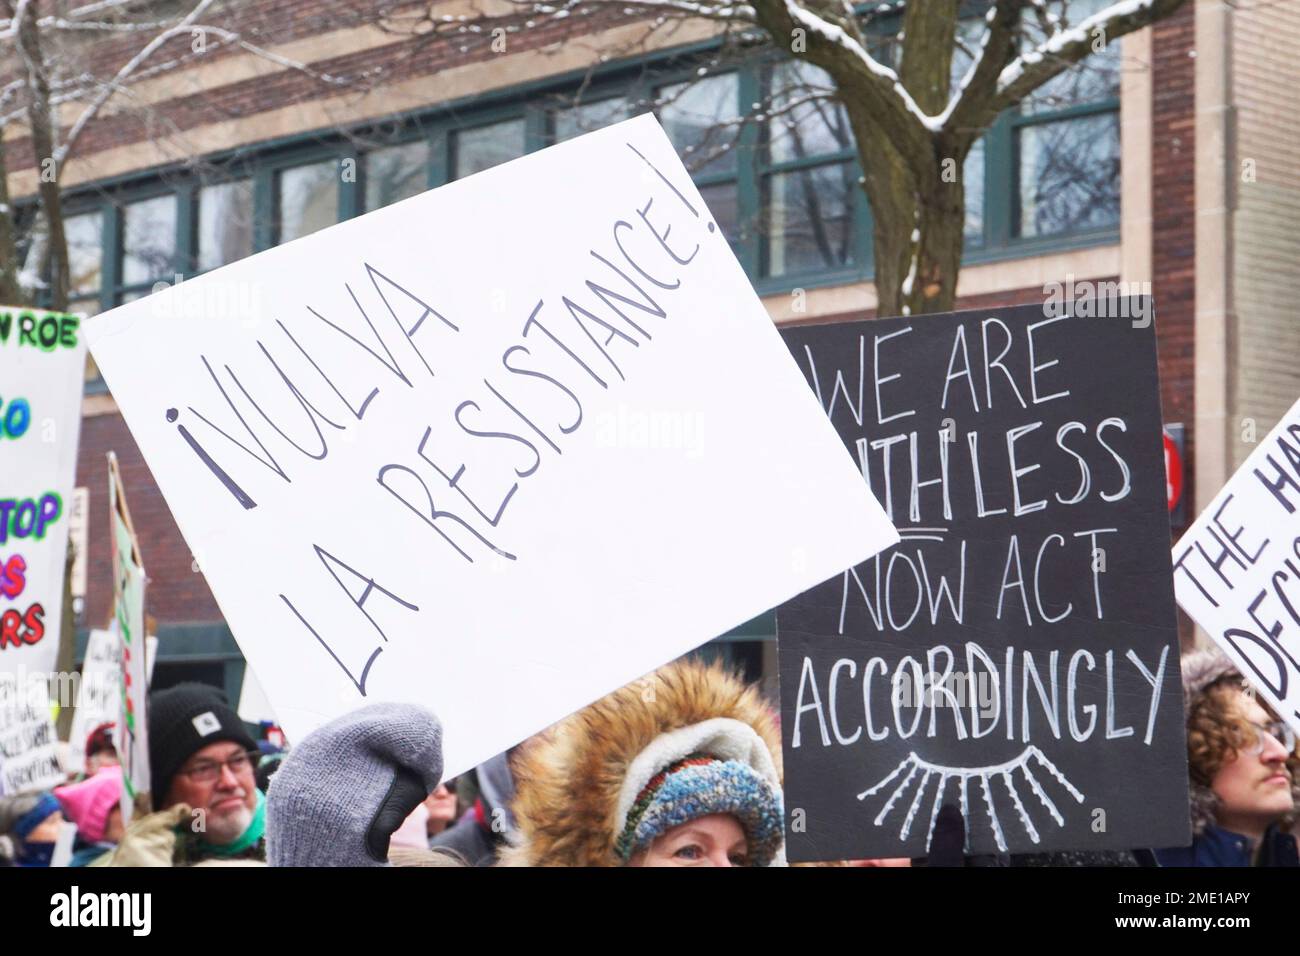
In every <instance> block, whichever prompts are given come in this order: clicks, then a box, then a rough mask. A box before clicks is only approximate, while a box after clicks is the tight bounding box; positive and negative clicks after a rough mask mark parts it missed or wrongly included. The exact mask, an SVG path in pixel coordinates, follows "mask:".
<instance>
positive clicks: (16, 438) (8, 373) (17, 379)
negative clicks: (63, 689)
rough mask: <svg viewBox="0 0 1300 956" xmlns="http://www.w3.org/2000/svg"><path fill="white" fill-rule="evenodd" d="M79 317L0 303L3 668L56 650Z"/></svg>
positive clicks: (45, 659)
mask: <svg viewBox="0 0 1300 956" xmlns="http://www.w3.org/2000/svg"><path fill="white" fill-rule="evenodd" d="M85 353H86V344H85V337H84V335H83V334H82V329H81V319H80V317H79V316H75V315H64V314H62V313H58V312H43V311H41V310H39V309H23V308H14V307H7V306H0V671H3V672H8V673H19V672H25V673H28V674H42V675H48V674H49V672H51V671H52V670H53V669H54V661H55V658H56V657H57V655H58V648H59V637H60V635H59V630H60V625H61V623H62V617H63V615H62V608H63V571H64V564H65V559H66V556H67V548H68V513H69V511H70V510H71V507H72V489H73V480H74V476H75V473H76V468H77V436H78V433H79V431H80V429H81V390H82V381H83V379H84V377H85V368H86V354H85Z"/></svg>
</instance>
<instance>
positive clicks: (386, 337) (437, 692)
mask: <svg viewBox="0 0 1300 956" xmlns="http://www.w3.org/2000/svg"><path fill="white" fill-rule="evenodd" d="M89 329H90V337H91V349H92V351H93V353H94V356H95V360H96V361H97V362H98V363H99V367H100V369H101V370H102V372H103V374H104V378H105V379H106V380H107V382H108V384H109V386H110V387H111V389H112V391H113V395H114V397H115V398H116V399H117V402H118V404H119V406H120V407H121V409H122V412H123V414H124V415H125V417H126V420H127V423H128V425H129V426H130V428H131V432H132V434H133V435H134V437H135V439H136V441H137V443H138V444H139V446H140V448H141V450H142V451H143V453H144V456H145V458H146V460H147V461H148V462H149V465H150V468H151V469H152V470H153V473H154V476H155V477H156V478H157V480H158V484H159V487H160V488H161V489H162V492H163V495H164V496H165V497H166V499H167V502H168V504H169V506H170V507H171V511H172V513H173V514H174V515H175V516H176V520H177V522H178V524H179V525H180V528H181V531H182V532H183V533H184V535H185V539H186V541H187V543H188V544H189V546H190V548H191V550H192V551H193V552H194V555H195V558H196V559H197V561H198V563H199V565H200V567H201V568H202V571H203V573H204V575H205V576H206V578H207V581H208V583H209V584H210V585H211V587H212V591H213V594H214V595H215V596H216V598H217V601H218V602H219V603H220V605H221V609H222V612H223V614H224V615H225V617H226V619H227V621H228V622H229V623H230V626H231V630H232V631H233V633H234V635H235V637H236V639H237V640H238V641H239V643H240V646H241V648H242V649H243V651H244V654H245V656H246V657H247V659H248V662H249V664H250V665H251V667H252V669H253V670H254V671H255V672H256V673H257V676H258V679H259V680H260V682H261V683H262V685H263V687H264V688H265V689H266V693H267V696H268V697H269V699H270V702H271V704H272V705H273V707H274V708H275V713H276V715H277V716H278V717H279V718H280V720H281V723H282V725H283V727H284V729H285V731H286V732H287V734H288V735H289V737H290V739H292V740H301V739H303V737H304V736H306V734H307V733H309V732H310V731H311V730H312V729H313V728H314V727H316V726H318V725H319V724H321V723H322V722H324V721H326V720H328V719H330V718H331V717H333V716H336V715H338V714H340V713H342V712H345V711H348V710H351V709H353V708H355V707H357V706H359V705H361V704H363V703H365V702H368V701H374V700H408V701H414V702H419V703H422V704H425V705H426V706H428V707H430V708H431V709H433V710H434V711H435V712H436V713H437V714H438V715H439V717H440V718H441V719H442V721H443V724H444V727H445V733H444V748H445V753H444V759H445V774H446V776H454V775H456V774H458V773H461V772H462V771H465V770H467V769H469V768H470V767H472V766H474V765H476V764H478V763H480V762H482V761H483V760H485V759H487V758H488V757H490V756H492V755H494V754H497V753H500V752H501V751H503V750H505V749H507V748H509V747H510V746H512V745H514V744H516V743H518V742H519V741H520V740H522V739H523V738H525V737H527V736H529V735H530V734H532V733H535V732H536V731H538V730H540V729H542V728H543V727H546V726H548V725H549V724H551V723H554V722H555V721H556V720H559V719H560V718H562V717H564V716H565V715H566V714H568V713H570V712H572V711H573V710H575V709H577V708H580V707H582V706H584V705H585V704H587V703H588V702H590V701H592V700H594V699H596V698H598V697H600V696H601V695H603V694H606V693H608V692H609V691H611V690H613V689H615V688H616V687H619V686H620V685H622V684H625V683H627V682H628V681H630V680H633V679H636V678H637V677H639V676H641V675H643V674H645V673H646V672H648V671H650V670H652V669H654V668H655V667H657V666H659V665H661V664H663V663H664V662H665V661H668V660H670V659H672V658H674V657H676V656H678V655H680V654H683V653H685V652H686V651H688V650H690V649H692V648H694V647H697V646H699V645H700V644H702V643H703V642H705V641H707V640H709V639H711V638H713V637H716V636H717V635H719V634H722V633H724V632H726V631H727V630H728V629H729V628H731V627H733V626H735V625H736V624H738V623H740V622H742V621H746V620H749V619H750V618H752V617H754V616H756V615H757V614H759V613H761V612H763V611H765V610H767V609H769V608H771V607H773V606H775V605H776V604H779V603H780V602H781V601H784V600H786V599H787V598H789V597H791V596H793V595H794V594H797V593H799V592H800V591H802V590H805V589H806V588H808V587H810V586H812V585H813V584H815V583H817V582H818V581H821V580H825V578H826V577H827V576H829V575H831V574H834V573H837V572H838V571H840V570H842V569H843V568H845V567H848V566H850V565H853V564H855V563H856V562H858V561H861V560H863V559H864V558H866V557H867V556H869V555H871V554H873V553H875V552H876V551H877V550H879V549H880V548H882V547H885V546H887V545H888V544H890V543H892V542H893V541H894V540H895V535H894V532H893V529H892V527H891V526H890V525H889V523H888V521H887V520H886V519H885V517H884V515H883V513H882V512H881V510H880V507H879V506H878V505H877V504H876V503H875V501H874V500H873V499H872V498H871V496H870V494H869V493H868V492H867V489H866V488H865V487H863V485H862V482H861V480H860V479H859V478H858V476H857V473H856V471H855V469H854V467H853V462H852V460H851V459H850V458H849V457H848V456H846V455H845V453H844V449H843V447H842V446H841V445H840V443H839V441H838V440H837V439H836V436H835V434H834V431H833V430H832V429H831V428H829V427H828V425H827V423H826V419H825V415H823V414H822V412H821V410H820V409H819V408H818V407H817V403H816V401H815V399H814V398H813V396H812V395H811V394H809V392H808V389H807V386H806V385H805V383H804V381H803V378H802V376H801V375H800V374H799V371H798V369H797V367H796V366H795V364H794V363H792V362H791V360H790V356H789V353H788V352H787V351H786V349H785V348H784V346H783V345H782V343H781V341H780V337H779V335H778V334H777V332H776V330H775V328H774V327H773V325H772V322H771V319H770V318H769V317H768V315H767V313H766V311H765V310H764V309H763V306H762V304H761V303H760V302H759V300H758V299H757V297H756V296H755V295H754V292H753V290H752V288H751V286H750V284H749V281H748V279H747V278H746V276H745V274H744V272H743V270H742V269H741V267H740V264H739V263H738V262H737V261H736V258H735V256H734V254H733V253H732V251H731V249H730V247H729V246H728V244H727V242H726V239H725V238H724V237H723V235H722V232H721V230H720V229H718V228H717V224H716V223H715V222H714V220H713V219H712V217H711V215H710V213H709V211H708V208H707V207H706V206H705V205H704V202H703V201H702V200H701V198H700V195H699V193H698V191H697V190H696V189H695V187H694V186H693V184H692V183H691V180H690V177H689V176H688V175H687V173H686V171H685V170H684V168H683V167H682V165H681V163H680V162H679V160H678V158H677V156H676V153H675V152H674V151H673V148H672V145H671V144H670V143H669V141H668V139H667V137H666V136H665V135H664V133H663V131H662V129H660V128H659V126H658V124H657V122H656V121H655V120H654V118H653V117H651V116H643V117H639V118H637V119H634V120H629V121H627V122H625V123H621V124H619V125H616V126H612V127H609V128H607V129H604V130H601V131H599V132H596V133H592V134H590V135H588V136H585V137H582V138H580V139H575V140H571V141H569V142H566V143H562V144H559V145H557V146H554V147H551V148H550V149H547V150H544V151H542V152H539V153H536V154H533V155H530V156H527V157H525V158H523V159H520V160H517V161H515V162H512V163H508V164H505V165H503V166H499V167H496V168H495V169H492V170H489V171H487V172H484V173H481V174H479V175H476V176H473V177H471V178H469V179H466V180H462V181H459V182H456V183H452V184H450V185H448V186H445V187H443V188H441V189H438V190H435V191H432V192H427V193H425V194H423V195H421V196H417V197H414V198H412V199H408V200H406V201H404V202H401V203H397V204H395V205H392V206H389V207H387V208H384V209H381V210H377V211H375V212H372V213H370V214H368V215H366V216H364V217H362V218H360V219H357V220H353V221H351V222H346V223H342V224H340V225H338V226H335V227H333V228H331V229H327V230H324V231H322V232H319V233H315V234H313V235H311V236H307V237H304V238H302V239H299V240H296V241H294V242H292V243H289V244H287V245H285V246H282V247H280V248H277V249H273V250H270V251H268V252H265V253H262V254H260V255H257V256H254V257H252V258H249V259H245V260H243V261H241V262H238V263H235V264H233V265H230V266H226V267H224V268H222V269H219V270H216V271H214V272H212V273H209V274H207V275H204V276H202V277H200V278H198V279H195V280H192V281H186V282H184V283H182V284H181V285H179V286H177V287H174V288H172V289H169V290H167V291H165V292H161V293H159V294H157V295H154V296H151V297H150V298H148V299H145V300H141V301H138V302H134V303H131V304H129V305H126V306H123V307H122V308H120V309H117V310H115V311H114V312H112V313H110V314H108V315H105V316H102V317H100V318H97V319H95V321H94V322H93V323H91V325H90V327H89Z"/></svg>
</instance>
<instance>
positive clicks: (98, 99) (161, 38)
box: [54, 0, 216, 166]
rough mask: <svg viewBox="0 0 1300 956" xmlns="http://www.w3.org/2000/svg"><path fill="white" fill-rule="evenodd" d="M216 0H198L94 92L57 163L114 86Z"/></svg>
mask: <svg viewBox="0 0 1300 956" xmlns="http://www.w3.org/2000/svg"><path fill="white" fill-rule="evenodd" d="M215 2H216V0H199V3H198V5H197V6H195V7H194V8H193V9H192V10H190V12H189V13H188V14H186V15H185V17H184V18H183V19H182V20H181V21H180V22H178V23H177V24H176V25H175V26H171V27H168V28H167V29H166V30H163V31H162V32H161V33H159V34H158V35H157V36H155V37H154V38H153V39H152V40H150V41H149V42H148V43H146V44H145V45H144V46H143V47H141V48H140V50H139V51H138V52H137V53H136V54H135V56H133V57H131V59H130V60H128V61H127V62H126V63H125V64H123V66H122V68H121V69H120V70H118V71H117V73H116V74H114V76H113V77H112V79H111V80H109V81H108V82H107V83H105V84H104V86H103V88H102V89H101V90H100V91H99V93H97V94H96V95H95V97H94V99H92V100H91V102H90V104H89V105H88V106H87V107H86V108H85V109H84V110H83V111H82V112H81V115H80V116H78V117H77V120H76V122H74V123H73V124H72V128H71V129H70V130H68V135H67V138H66V139H65V140H64V141H63V143H62V144H61V145H60V146H59V148H58V149H57V150H55V155H54V160H55V163H56V165H59V166H61V165H62V164H63V161H64V159H65V158H66V157H67V155H68V152H69V150H71V149H72V146H73V144H74V143H75V142H76V141H77V137H78V136H80V135H81V131H82V130H83V129H85V128H86V124H87V123H89V122H90V121H91V120H92V119H93V118H94V117H95V114H97V113H98V112H99V111H100V109H101V108H102V107H103V105H104V104H105V103H107V102H108V100H109V97H111V96H112V95H113V93H114V91H115V89H116V88H117V87H119V86H121V85H122V84H123V83H125V82H126V80H127V79H128V78H129V77H130V76H131V74H132V73H134V72H135V71H136V69H137V68H139V66H140V64H142V63H144V61H145V60H147V59H149V57H150V56H152V55H153V53H154V52H155V51H156V50H157V49H158V48H159V47H161V46H162V45H163V44H164V43H166V42H167V41H168V40H170V39H171V38H172V37H175V36H180V35H181V34H184V33H189V32H190V30H191V29H192V28H193V26H194V24H195V22H197V21H198V19H199V17H201V16H203V14H205V13H206V12H207V10H208V8H209V7H211V6H212V4H213V3H215Z"/></svg>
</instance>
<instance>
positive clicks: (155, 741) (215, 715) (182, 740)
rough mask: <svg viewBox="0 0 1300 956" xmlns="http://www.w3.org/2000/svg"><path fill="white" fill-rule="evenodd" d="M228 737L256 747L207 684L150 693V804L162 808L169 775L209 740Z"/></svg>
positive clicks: (222, 698)
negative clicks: (151, 800) (151, 798)
mask: <svg viewBox="0 0 1300 956" xmlns="http://www.w3.org/2000/svg"><path fill="white" fill-rule="evenodd" d="M224 740H229V741H232V742H234V743H237V744H240V745H241V746H242V747H243V748H244V749H245V750H256V749H257V744H256V743H254V742H253V738H252V737H250V736H249V734H248V731H247V729H245V727H244V722H243V721H242V720H240V719H239V715H238V714H236V713H235V711H234V710H233V709H232V708H231V706H230V704H229V703H227V701H226V696H225V694H223V693H222V692H221V691H219V690H218V689H217V688H215V687H213V686H211V685H210V684H196V683H188V684H177V685H176V686H175V687H168V688H167V689H166V690H160V691H156V692H155V693H152V694H150V695H149V775H150V778H151V779H150V786H151V787H152V789H153V807H154V809H155V810H161V809H162V806H163V801H164V800H166V798H167V791H168V790H170V789H171V783H172V778H173V777H175V776H176V772H177V771H178V770H180V768H181V765H182V764H184V763H185V761H186V760H189V759H190V756H191V755H192V754H194V753H196V752H198V751H200V750H202V749H203V748H204V747H206V746H208V744H215V743H218V742H219V741H224Z"/></svg>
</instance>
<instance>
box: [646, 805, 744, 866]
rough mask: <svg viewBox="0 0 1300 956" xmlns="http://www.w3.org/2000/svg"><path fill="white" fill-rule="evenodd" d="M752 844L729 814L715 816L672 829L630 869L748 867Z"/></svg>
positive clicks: (652, 844)
mask: <svg viewBox="0 0 1300 956" xmlns="http://www.w3.org/2000/svg"><path fill="white" fill-rule="evenodd" d="M748 863H749V842H748V841H747V840H746V839H745V830H744V828H743V827H742V826H741V825H740V821H739V820H737V819H736V818H735V817H733V816H732V815H731V814H729V813H713V814H710V815H709V816H707V817H700V818H699V819H698V820H691V821H689V822H688V823H682V824H679V825H678V826H675V827H673V828H672V829H671V830H669V831H668V832H667V833H665V834H664V835H663V836H661V837H659V838H658V839H657V840H655V841H654V842H653V843H651V844H650V846H649V848H648V849H645V850H642V851H641V852H640V853H637V854H635V855H634V856H633V857H632V859H631V860H629V861H628V865H629V866H746V865H747V864H748Z"/></svg>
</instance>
